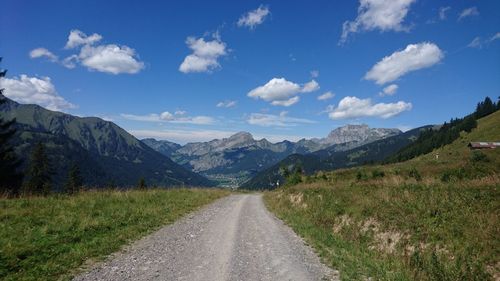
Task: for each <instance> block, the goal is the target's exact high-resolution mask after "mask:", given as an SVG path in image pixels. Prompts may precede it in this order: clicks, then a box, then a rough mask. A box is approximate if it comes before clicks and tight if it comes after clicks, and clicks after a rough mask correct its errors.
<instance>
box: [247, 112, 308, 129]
mask: <svg viewBox="0 0 500 281" xmlns="http://www.w3.org/2000/svg"><path fill="white" fill-rule="evenodd" d="M247 122H248V124H251V125H257V126H262V127H293V126H297V125H299V124H314V123H316V122H315V121H312V120H309V119H303V118H295V117H290V116H288V112H286V111H282V112H281V113H280V114H279V115H274V114H264V113H252V114H250V116H249V117H248V119H247Z"/></svg>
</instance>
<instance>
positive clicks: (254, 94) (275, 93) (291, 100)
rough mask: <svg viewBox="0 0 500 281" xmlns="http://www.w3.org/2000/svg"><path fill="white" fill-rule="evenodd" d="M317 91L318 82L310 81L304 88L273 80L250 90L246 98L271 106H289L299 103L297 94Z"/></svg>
mask: <svg viewBox="0 0 500 281" xmlns="http://www.w3.org/2000/svg"><path fill="white" fill-rule="evenodd" d="M318 89H319V84H318V82H316V81H314V80H312V81H310V82H308V83H306V84H304V86H300V85H299V84H297V83H294V82H290V81H287V80H286V79H285V78H273V79H271V80H269V82H267V83H266V84H265V85H262V86H259V87H257V88H255V89H253V90H251V91H250V92H249V93H248V94H247V96H249V97H251V98H255V99H263V100H265V101H267V102H270V103H271V104H272V105H281V106H290V105H293V104H295V103H297V102H298V101H299V97H298V94H300V93H309V92H312V91H316V90H318Z"/></svg>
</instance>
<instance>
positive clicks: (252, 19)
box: [237, 5, 270, 29]
mask: <svg viewBox="0 0 500 281" xmlns="http://www.w3.org/2000/svg"><path fill="white" fill-rule="evenodd" d="M269 13H270V11H269V8H268V7H267V6H263V5H260V6H259V8H257V9H255V10H252V11H250V12H248V13H246V14H244V15H242V16H241V17H240V19H239V20H238V23H237V24H238V26H240V27H241V26H245V27H248V28H250V29H255V27H257V25H259V24H262V23H263V22H264V20H265V19H266V17H267V16H268V15H269Z"/></svg>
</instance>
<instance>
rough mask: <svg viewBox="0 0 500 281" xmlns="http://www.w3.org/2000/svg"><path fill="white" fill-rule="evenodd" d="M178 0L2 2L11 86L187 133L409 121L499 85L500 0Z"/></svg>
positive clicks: (26, 94)
mask: <svg viewBox="0 0 500 281" xmlns="http://www.w3.org/2000/svg"><path fill="white" fill-rule="evenodd" d="M168 2H171V3H166V2H165V3H164V1H22V0H15V1H10V0H7V1H5V0H4V1H2V4H1V6H2V7H1V9H0V24H1V26H0V38H1V39H0V56H2V57H4V60H3V62H2V67H4V68H7V69H8V70H9V72H8V77H7V78H6V79H3V81H2V87H4V88H5V89H6V91H5V94H6V95H7V96H9V97H11V98H13V99H15V100H17V101H19V102H22V103H37V104H40V105H42V106H44V107H46V108H49V109H53V110H60V111H64V112H68V113H71V114H75V115H79V116H99V117H102V118H105V119H109V120H112V121H114V122H115V123H117V124H118V125H120V126H122V127H123V128H125V129H126V130H128V131H129V132H131V133H132V134H134V135H135V136H137V137H139V138H143V137H155V138H159V139H168V140H172V141H175V142H179V143H185V142H189V141H206V140H210V139H213V138H220V137H226V136H229V135H231V134H232V133H234V132H238V131H248V132H251V133H252V134H254V136H256V137H258V138H262V137H266V138H268V139H270V140H272V141H279V140H283V139H289V140H297V139H299V138H302V137H305V138H310V137H322V136H326V135H327V134H328V132H329V131H331V130H332V129H334V128H336V127H338V126H342V125H345V124H353V123H366V124H368V125H370V126H372V127H390V128H392V127H397V128H402V129H408V128H414V127H418V126H422V125H426V124H436V123H442V122H443V121H446V120H449V119H450V118H451V117H460V116H463V115H465V114H467V113H469V112H471V111H472V110H473V109H474V105H475V103H476V102H478V101H479V100H482V99H483V98H484V97H485V96H490V97H492V98H495V99H496V97H498V96H499V95H500V79H499V77H500V2H499V1H494V0H491V1H480V0H462V1H430V0H398V1H381V0H362V1H265V2H263V1H182V2H181V1H179V2H178V3H173V1H168ZM384 89H385V92H384ZM327 93H330V94H327ZM325 94H326V95H325ZM320 96H323V97H324V99H323V100H319V99H318V98H319V97H320ZM217 105H219V106H217Z"/></svg>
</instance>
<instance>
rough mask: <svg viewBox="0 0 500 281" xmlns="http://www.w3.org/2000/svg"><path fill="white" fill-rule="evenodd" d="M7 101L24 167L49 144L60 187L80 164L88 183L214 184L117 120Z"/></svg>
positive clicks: (1, 109)
mask: <svg viewBox="0 0 500 281" xmlns="http://www.w3.org/2000/svg"><path fill="white" fill-rule="evenodd" d="M3 98H5V97H3ZM5 99H6V100H7V102H6V103H3V104H2V105H1V106H0V115H1V116H2V117H3V118H5V119H7V120H10V119H13V118H15V119H16V128H17V133H16V136H15V137H14V143H13V145H14V146H15V150H16V152H17V153H18V154H19V155H20V156H21V158H22V160H24V161H23V165H24V167H26V165H27V164H28V159H29V155H30V154H31V150H32V148H33V146H34V145H35V144H36V143H38V142H42V143H44V144H45V146H46V147H47V154H48V155H49V159H50V160H51V163H52V166H53V172H54V175H53V180H54V182H55V186H56V188H57V187H61V185H62V184H63V183H64V181H65V180H66V175H67V171H68V169H69V168H70V167H71V166H72V164H73V163H77V164H78V165H79V166H80V169H81V171H82V176H83V178H84V179H85V181H84V183H85V185H87V186H97V187H98V186H105V185H108V186H109V185H112V186H120V187H131V186H135V185H136V184H137V182H138V180H139V179H140V178H141V177H144V178H146V179H147V183H148V184H149V185H157V186H173V185H188V186H210V185H211V182H210V181H208V180H207V179H206V178H204V177H202V176H200V175H197V174H195V173H193V172H191V171H188V170H186V169H184V168H183V167H181V166H179V165H178V164H176V163H174V162H173V161H172V160H170V159H169V158H168V157H165V156H163V155H161V154H160V153H158V152H156V151H155V150H153V149H151V148H150V147H149V146H147V145H145V144H144V143H142V142H141V141H139V140H137V139H136V138H135V137H133V136H132V135H130V134H129V133H127V132H126V131H125V130H123V129H122V128H120V127H119V126H117V125H116V124H114V123H112V122H108V121H104V120H102V119H100V118H96V117H86V118H80V117H76V116H72V115H69V114H65V113H61V112H54V111H50V110H47V109H44V108H42V107H40V106H37V105H22V104H19V103H16V102H14V101H12V100H10V99H7V98H5Z"/></svg>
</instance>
